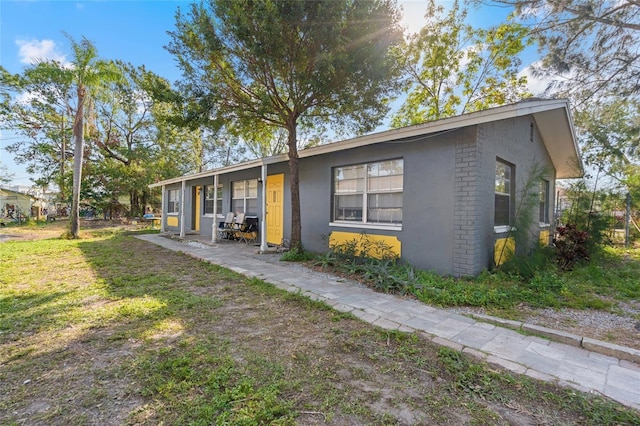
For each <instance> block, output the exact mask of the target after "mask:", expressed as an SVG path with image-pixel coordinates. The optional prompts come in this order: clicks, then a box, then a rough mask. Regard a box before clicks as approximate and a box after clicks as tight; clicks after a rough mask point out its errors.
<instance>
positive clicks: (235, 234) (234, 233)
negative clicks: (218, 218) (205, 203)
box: [231, 213, 245, 240]
mask: <svg viewBox="0 0 640 426" xmlns="http://www.w3.org/2000/svg"><path fill="white" fill-rule="evenodd" d="M244 218H245V214H244V213H238V215H237V216H236V218H235V220H234V221H233V225H232V227H231V228H232V230H231V237H232V238H233V239H234V240H239V239H241V238H242V237H241V233H242V228H243V226H244V225H245V222H244Z"/></svg>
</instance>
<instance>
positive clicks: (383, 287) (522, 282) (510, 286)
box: [312, 247, 640, 311]
mask: <svg viewBox="0 0 640 426" xmlns="http://www.w3.org/2000/svg"><path fill="white" fill-rule="evenodd" d="M312 263H313V264H314V265H316V266H319V267H323V268H326V269H329V270H333V271H336V272H339V273H342V274H346V275H348V276H351V277H354V278H356V279H359V280H361V281H363V282H365V283H368V284H369V285H371V286H372V287H374V288H376V289H378V290H380V291H386V292H394V293H410V294H413V295H414V296H415V297H416V298H417V299H419V300H421V301H423V302H425V303H428V304H431V305H438V306H476V307H484V308H488V309H491V310H501V311H508V310H513V309H514V308H516V307H517V306H519V305H521V304H523V303H525V304H527V305H529V306H531V307H534V308H547V307H549V308H555V309H559V308H574V309H601V310H613V309H615V307H616V304H617V302H620V301H627V300H637V299H638V298H639V297H640V280H638V277H639V276H640V249H633V250H624V249H615V248H611V247H606V248H603V249H602V250H601V251H599V252H597V253H595V254H594V255H593V256H592V258H591V259H590V261H589V262H588V263H583V264H579V265H578V266H577V267H576V268H575V269H574V270H572V271H561V270H559V269H558V268H556V267H555V266H554V264H552V263H550V262H544V261H541V263H540V266H537V267H536V268H534V269H533V270H532V271H531V274H530V276H528V277H526V278H523V277H522V276H520V275H517V274H515V273H508V272H504V271H493V272H488V271H485V272H483V273H481V274H480V275H478V276H477V277H472V278H461V279H456V278H452V277H444V276H441V275H438V274H435V273H432V272H429V271H420V270H416V269H414V268H412V267H411V266H410V265H406V264H402V263H396V262H393V261H391V260H376V259H363V258H357V257H346V258H345V257H341V256H340V255H339V254H335V253H326V254H324V255H322V256H318V257H316V259H315V260H314V261H313V262H312Z"/></svg>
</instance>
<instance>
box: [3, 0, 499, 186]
mask: <svg viewBox="0 0 640 426" xmlns="http://www.w3.org/2000/svg"><path fill="white" fill-rule="evenodd" d="M190 3H191V1H188V0H135V1H128V0H104V1H66V0H58V1H37V0H24V1H13V0H2V1H0V64H2V66H3V67H4V68H6V69H7V70H8V71H9V72H12V73H19V72H22V70H23V68H24V67H25V66H26V65H28V64H29V62H30V60H32V59H34V58H36V57H39V58H46V59H59V60H62V61H64V60H65V57H68V56H69V43H68V40H67V39H66V38H65V37H64V35H63V31H64V32H66V33H68V34H70V35H71V36H72V37H73V38H74V39H75V40H80V39H81V38H82V37H86V38H87V39H89V40H90V41H91V42H93V43H94V45H95V46H96V48H97V49H98V54H99V55H100V57H101V58H103V59H120V60H123V61H126V62H130V63H131V64H133V65H135V66H139V65H144V66H145V67H146V68H147V69H148V70H150V71H153V72H155V73H156V74H158V75H160V76H162V77H165V78H167V79H168V80H169V81H171V82H174V81H175V80H177V79H179V78H180V73H179V71H178V69H177V68H176V66H175V61H174V59H173V57H172V56H171V55H170V54H169V53H168V52H167V51H166V50H165V49H164V46H165V45H167V44H168V42H169V35H168V34H167V31H172V30H173V29H174V28H175V13H176V10H177V9H178V7H181V8H182V9H183V10H186V9H187V7H188V5H189V4H190ZM440 3H443V4H445V5H446V4H447V1H446V0H443V1H440ZM399 4H400V6H401V7H402V8H403V9H404V20H403V23H404V24H405V26H406V27H408V29H409V30H411V31H414V32H415V31H417V30H419V28H420V27H421V26H422V23H423V21H424V18H423V16H424V11H425V10H426V5H427V2H426V1H425V0H409V1H399ZM507 12H508V11H507V10H505V9H504V8H501V7H487V6H485V7H483V8H482V9H480V10H476V11H474V12H473V13H472V14H471V16H470V22H471V23H472V24H476V25H492V24H496V23H498V22H500V21H501V20H503V19H504V17H505V16H506V14H507ZM13 138H15V135H13V134H11V133H10V132H7V131H3V132H2V133H0V165H2V166H5V167H7V168H8V170H9V172H10V173H12V174H14V180H13V182H12V183H13V184H19V185H31V181H30V179H29V178H30V176H29V175H28V174H27V173H26V171H25V168H24V167H23V166H21V165H16V164H15V163H14V162H13V158H12V156H11V155H10V154H9V153H7V152H6V151H5V150H4V147H5V146H6V145H7V144H8V143H10V142H11V141H12V140H13Z"/></svg>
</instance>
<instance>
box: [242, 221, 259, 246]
mask: <svg viewBox="0 0 640 426" xmlns="http://www.w3.org/2000/svg"><path fill="white" fill-rule="evenodd" d="M238 237H239V239H240V241H242V242H244V243H246V244H249V243H255V242H256V241H258V219H257V218H247V219H246V220H245V223H243V224H242V225H240V230H239V231H238Z"/></svg>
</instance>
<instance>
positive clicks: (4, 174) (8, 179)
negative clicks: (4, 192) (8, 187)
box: [0, 163, 14, 184]
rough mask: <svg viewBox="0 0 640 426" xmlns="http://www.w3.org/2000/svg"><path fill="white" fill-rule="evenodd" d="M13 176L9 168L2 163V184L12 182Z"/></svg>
mask: <svg viewBox="0 0 640 426" xmlns="http://www.w3.org/2000/svg"><path fill="white" fill-rule="evenodd" d="M13 176H14V175H13V173H9V169H7V166H5V165H4V164H2V163H0V184H3V183H9V182H11V179H13Z"/></svg>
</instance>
